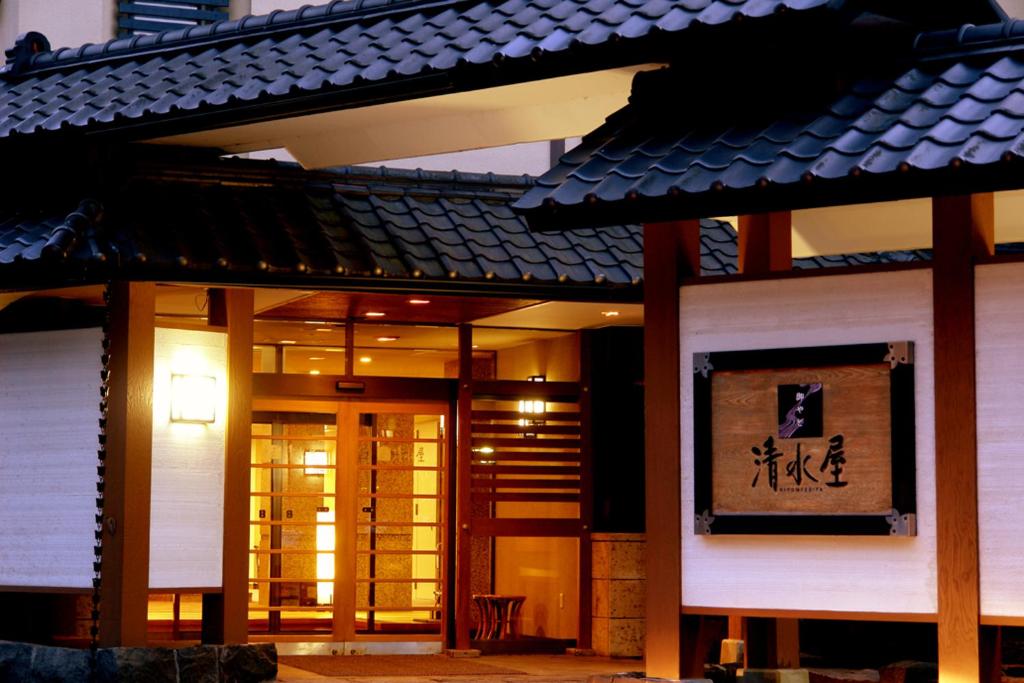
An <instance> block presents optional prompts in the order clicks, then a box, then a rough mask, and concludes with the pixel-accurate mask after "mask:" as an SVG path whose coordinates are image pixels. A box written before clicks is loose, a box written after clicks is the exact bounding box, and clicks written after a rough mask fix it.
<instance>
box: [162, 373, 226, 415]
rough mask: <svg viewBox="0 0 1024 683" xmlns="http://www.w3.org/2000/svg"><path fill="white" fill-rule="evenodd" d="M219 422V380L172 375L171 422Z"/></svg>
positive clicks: (202, 376) (199, 376)
mask: <svg viewBox="0 0 1024 683" xmlns="http://www.w3.org/2000/svg"><path fill="white" fill-rule="evenodd" d="M216 421H217V379H216V378H215V377H211V376H208V375H176V374H172V375H171V422H192V423H202V424H210V423H212V422H216Z"/></svg>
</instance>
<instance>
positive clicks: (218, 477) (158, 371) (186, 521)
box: [149, 328, 227, 588]
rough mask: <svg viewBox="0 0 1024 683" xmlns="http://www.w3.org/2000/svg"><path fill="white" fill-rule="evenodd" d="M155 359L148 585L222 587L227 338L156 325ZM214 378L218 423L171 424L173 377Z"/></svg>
mask: <svg viewBox="0 0 1024 683" xmlns="http://www.w3.org/2000/svg"><path fill="white" fill-rule="evenodd" d="M155 347H156V348H155V355H154V362H153V483H152V507H151V512H150V514H151V518H150V539H149V553H150V554H149V585H150V587H151V588H212V587H217V586H220V585H221V568H222V558H223V542H224V538H223V535H224V444H225V442H224V431H225V426H226V424H227V422H226V419H225V416H226V413H227V373H226V368H227V335H225V334H223V333H221V332H207V331H197V330H177V329H166V328H157V329H156V340H155ZM172 373H179V374H200V375H208V376H213V377H215V378H216V379H217V394H218V401H217V411H216V422H214V423H212V424H209V425H207V424H180V423H174V424H172V423H171V422H170V414H171V404H170V382H171V374H172Z"/></svg>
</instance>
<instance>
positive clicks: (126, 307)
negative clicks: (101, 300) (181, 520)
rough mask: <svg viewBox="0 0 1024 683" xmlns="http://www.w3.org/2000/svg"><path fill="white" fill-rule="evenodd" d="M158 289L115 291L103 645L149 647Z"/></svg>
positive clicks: (123, 285)
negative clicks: (155, 326) (148, 616)
mask: <svg viewBox="0 0 1024 683" xmlns="http://www.w3.org/2000/svg"><path fill="white" fill-rule="evenodd" d="M155 307H156V287H155V285H153V284H152V283H134V282H132V283H129V282H115V283H114V284H112V285H111V287H110V332H109V335H110V349H109V353H110V365H109V369H110V379H109V382H108V386H109V393H108V398H107V459H106V474H105V476H104V482H105V483H104V507H103V518H104V524H103V557H102V565H101V577H102V578H101V584H100V599H101V602H100V632H99V642H100V645H101V646H104V647H113V646H126V647H142V646H145V645H146V629H147V612H148V607H149V509H150V484H151V481H152V470H153V343H154V329H153V328H154V324H155Z"/></svg>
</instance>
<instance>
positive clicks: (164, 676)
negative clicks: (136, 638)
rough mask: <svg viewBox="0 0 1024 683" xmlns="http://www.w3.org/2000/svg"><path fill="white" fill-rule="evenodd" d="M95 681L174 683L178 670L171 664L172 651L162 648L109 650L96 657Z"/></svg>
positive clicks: (98, 653) (120, 648) (172, 661)
mask: <svg viewBox="0 0 1024 683" xmlns="http://www.w3.org/2000/svg"><path fill="white" fill-rule="evenodd" d="M85 654H86V655H88V654H89V653H88V652H86V653H85ZM96 678H97V679H98V680H99V681H102V682H104V683H105V682H106V681H111V682H113V681H117V682H118V683H176V682H177V680H178V669H177V665H176V664H175V661H174V650H172V649H170V648H166V647H112V648H107V649H103V650H100V651H99V652H97V654H96Z"/></svg>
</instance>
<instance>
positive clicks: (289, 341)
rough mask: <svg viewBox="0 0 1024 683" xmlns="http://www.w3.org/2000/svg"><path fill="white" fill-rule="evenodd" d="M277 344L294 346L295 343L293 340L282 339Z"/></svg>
mask: <svg viewBox="0 0 1024 683" xmlns="http://www.w3.org/2000/svg"><path fill="white" fill-rule="evenodd" d="M278 343H280V344H294V343H295V340H294V339H282V340H281V341H280V342H278Z"/></svg>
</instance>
